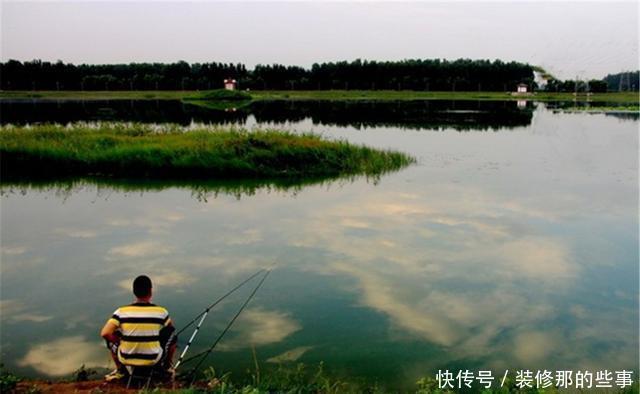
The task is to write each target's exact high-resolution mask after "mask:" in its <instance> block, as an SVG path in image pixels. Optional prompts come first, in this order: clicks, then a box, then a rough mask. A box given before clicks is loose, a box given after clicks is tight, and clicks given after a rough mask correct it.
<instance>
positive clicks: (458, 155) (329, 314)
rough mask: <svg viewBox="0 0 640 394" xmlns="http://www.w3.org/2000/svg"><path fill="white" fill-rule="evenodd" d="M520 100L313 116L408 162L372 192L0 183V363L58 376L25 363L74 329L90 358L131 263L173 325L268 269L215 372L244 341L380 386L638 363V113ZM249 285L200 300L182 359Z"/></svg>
mask: <svg viewBox="0 0 640 394" xmlns="http://www.w3.org/2000/svg"><path fill="white" fill-rule="evenodd" d="M536 111H537V112H536V116H535V122H533V123H532V124H531V125H530V126H529V127H527V128H525V129H523V130H522V131H521V132H518V133H457V132H455V131H453V130H448V131H446V132H443V133H423V132H419V131H407V130H403V131H401V130H398V129H396V128H388V127H387V128H385V127H378V128H375V129H374V130H372V132H371V133H353V129H351V128H346V127H333V128H327V130H328V131H327V133H328V134H329V135H330V136H331V137H338V138H350V141H354V142H358V143H360V142H367V143H369V144H370V145H373V146H375V147H383V148H384V147H387V148H393V149H402V150H405V151H407V152H409V153H411V154H414V155H415V156H417V157H419V158H420V163H419V165H416V166H413V167H410V168H407V169H405V170H403V171H401V172H398V173H394V174H391V175H389V176H385V177H382V178H380V179H379V181H378V182H377V183H376V184H373V183H371V182H367V181H366V180H365V179H360V178H358V179H354V180H353V181H349V182H346V183H344V184H343V185H341V187H339V188H335V187H333V186H332V187H327V184H309V185H306V186H305V187H303V188H300V189H299V190H298V191H297V192H296V193H295V194H293V193H287V192H285V193H273V192H271V190H270V189H267V188H257V189H255V190H253V191H252V192H251V193H248V194H242V199H238V198H236V197H237V196H236V195H234V194H233V193H231V194H226V193H219V194H218V196H217V198H215V199H214V198H207V199H206V200H205V199H197V198H192V191H191V190H190V189H189V188H186V187H182V186H181V185H166V186H163V187H161V188H158V189H157V190H156V189H152V190H151V191H148V192H147V191H145V192H144V193H139V192H137V191H135V192H130V191H129V189H126V188H121V187H120V186H118V184H114V186H113V187H111V186H110V185H108V184H102V185H100V184H93V183H90V182H87V183H83V184H82V186H81V187H78V188H72V192H67V193H63V195H62V196H56V195H55V192H52V191H50V190H48V189H46V187H34V188H29V187H27V188H26V189H27V192H26V193H24V194H20V193H5V194H4V195H3V197H2V210H3V212H2V219H1V220H2V222H1V224H2V234H3V236H2V266H1V267H0V269H1V274H2V300H3V303H2V305H3V308H8V309H7V310H9V311H11V312H8V313H4V312H3V313H2V315H1V316H2V317H1V322H2V328H3V329H2V331H1V333H0V335H1V337H0V339H1V341H0V343H1V344H2V355H3V360H6V361H5V362H6V364H7V365H8V367H10V368H12V369H14V370H17V371H18V372H21V373H26V374H35V375H38V374H39V375H54V374H59V373H62V370H60V369H55V368H57V367H55V366H47V365H44V364H43V363H42V361H41V360H42V359H43V357H42V356H43V355H45V354H49V355H58V354H63V353H62V352H63V347H64V346H75V345H73V344H72V343H71V342H62V343H60V342H57V341H59V340H61V339H66V340H68V341H71V340H70V339H69V338H72V339H73V343H76V342H77V343H80V349H87V350H82V352H83V353H82V354H83V356H82V357H83V358H86V359H87V360H86V361H87V362H90V361H91V360H93V353H92V352H93V350H89V348H91V346H94V345H93V343H94V338H96V336H97V334H96V333H97V331H98V329H99V328H100V326H101V325H102V323H103V322H104V319H105V318H106V316H108V315H109V314H110V313H111V312H112V311H113V309H114V308H115V307H116V306H117V305H119V304H123V303H126V302H128V301H129V300H130V290H129V285H130V281H131V279H132V278H133V277H135V275H137V274H139V273H142V272H145V273H149V274H150V275H151V276H152V278H153V279H154V280H155V281H156V286H157V289H156V290H157V293H156V301H157V302H158V303H160V304H164V305H165V306H167V308H168V309H169V310H170V311H171V313H172V315H173V317H174V318H175V320H176V322H177V324H178V325H180V324H181V323H184V322H185V321H188V320H189V319H190V318H191V317H192V316H193V315H195V314H197V313H198V312H199V311H200V308H202V307H204V306H206V305H207V304H208V303H209V300H212V299H215V298H216V297H217V296H219V295H221V294H224V292H225V291H226V290H227V289H229V288H230V287H232V286H233V285H234V284H236V283H238V282H239V281H241V280H242V279H244V278H245V277H247V276H248V275H250V274H252V273H253V272H255V271H256V270H257V269H258V268H262V267H266V266H271V265H272V264H274V263H275V264H276V269H275V270H274V272H273V273H272V274H271V275H270V277H269V279H268V281H267V282H265V284H264V286H263V288H262V289H261V290H260V292H259V294H258V295H257V297H256V298H255V299H254V300H253V301H252V303H251V304H250V308H249V312H250V313H248V314H247V315H243V319H242V320H241V321H239V322H238V323H239V324H238V325H237V326H234V329H233V330H232V332H231V333H230V336H229V337H227V338H226V340H225V341H223V344H222V348H221V350H224V351H220V352H215V354H214V355H213V357H212V359H211V362H212V363H213V364H214V365H215V366H216V367H217V368H218V369H224V370H231V371H233V373H234V375H235V376H244V374H245V369H246V368H247V366H249V365H251V363H252V355H251V346H252V344H254V345H255V346H256V353H257V357H258V360H259V361H260V362H261V363H262V362H265V364H261V365H265V366H267V365H271V364H273V363H274V362H275V363H277V362H284V363H287V362H305V363H309V364H314V363H317V362H319V361H324V362H325V363H326V365H327V366H328V367H329V368H335V369H336V370H339V372H340V373H342V374H346V375H351V376H355V377H362V378H364V379H370V380H371V381H377V382H380V383H383V384H388V385H391V386H393V387H396V388H398V387H403V386H402V385H403V384H404V385H408V386H409V387H410V386H411V385H412V384H413V382H415V380H416V379H417V378H418V377H419V376H425V375H432V374H433V373H434V371H436V370H437V369H443V368H449V369H458V368H468V369H476V370H477V369H479V368H482V369H487V368H494V369H496V370H497V369H503V368H510V369H513V368H528V369H550V370H551V369H570V370H576V369H578V368H581V369H592V370H599V369H608V370H616V369H617V370H620V369H623V368H626V369H634V370H638V349H639V345H638V336H637V332H638V294H639V292H638V282H637V278H638V269H639V268H638V249H637V242H638V216H637V201H638V191H637V177H638V168H637V158H638V133H637V124H635V123H633V122H619V121H618V120H616V119H614V118H611V117H607V116H604V115H602V114H600V115H589V114H554V113H552V112H551V111H546V110H544V109H543V108H538V109H537V110H536ZM290 127H293V128H295V127H299V125H296V124H292V125H290ZM63 189H64V187H63ZM98 190H99V191H100V192H99V193H100V196H101V197H102V196H104V197H105V198H96V195H97V194H98ZM60 197H62V198H60ZM43 272H46V275H42V273H43ZM249 292H250V289H247V290H246V291H245V292H244V293H241V294H238V295H237V297H236V298H234V299H231V300H229V301H228V302H226V303H225V304H224V305H222V306H221V308H220V309H219V310H216V311H215V313H214V314H213V315H212V316H211V317H210V320H207V324H206V326H205V327H204V329H203V331H202V333H201V334H200V335H199V340H198V342H197V343H195V344H194V348H193V350H194V352H197V351H199V350H203V349H204V348H206V346H207V345H208V344H209V343H210V341H213V340H214V339H215V337H216V336H217V334H218V333H219V332H220V330H222V329H223V328H224V326H225V324H226V323H227V321H228V319H229V318H230V317H231V316H233V314H234V313H235V311H236V310H237V308H238V307H239V305H240V303H241V302H242V301H243V300H244V297H246V296H247V295H248V293H249ZM78 310H81V311H83V313H82V316H81V317H80V318H79V316H78V313H77V311H78ZM184 340H186V338H183V341H184ZM63 345H64V346H63ZM91 349H93V348H91ZM95 349H97V350H96V351H97V353H96V355H97V356H98V355H102V357H104V358H105V359H106V355H105V354H104V353H103V351H104V349H103V348H102V347H101V346H100V344H99V343H97V342H96V343H95ZM71 361H73V362H79V360H78V359H75V358H74V359H72V360H71ZM96 363H99V361H96ZM78 366H79V365H76V366H75V368H77V367H78ZM69 368H71V366H69V367H66V369H65V371H67V370H68V369H69Z"/></svg>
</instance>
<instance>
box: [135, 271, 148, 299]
mask: <svg viewBox="0 0 640 394" xmlns="http://www.w3.org/2000/svg"><path fill="white" fill-rule="evenodd" d="M133 294H135V295H136V297H138V298H142V297H147V296H149V295H150V294H151V279H149V277H148V276H147V275H140V276H138V277H137V278H136V279H135V280H134V281H133Z"/></svg>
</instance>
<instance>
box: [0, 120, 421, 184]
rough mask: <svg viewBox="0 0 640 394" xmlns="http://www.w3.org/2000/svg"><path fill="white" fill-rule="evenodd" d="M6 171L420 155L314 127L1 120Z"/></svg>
mask: <svg viewBox="0 0 640 394" xmlns="http://www.w3.org/2000/svg"><path fill="white" fill-rule="evenodd" d="M0 161H1V163H0V164H1V167H0V168H1V171H0V174H1V175H2V177H3V178H4V179H5V180H6V179H19V178H21V177H33V176H44V177H64V176H93V177H94V176H99V177H100V176H101V177H104V176H107V177H119V178H122V177H124V178H140V177H142V178H152V179H168V178H173V179H175V178H197V179H230V178H304V177H322V176H347V175H360V174H362V175H367V176H376V175H380V174H382V173H385V172H388V171H393V170H398V169H400V168H402V167H405V166H407V165H409V164H411V163H414V162H415V159H414V158H412V157H411V156H408V155H406V154H404V153H400V152H395V151H388V150H378V149H373V148H369V147H366V146H359V145H354V144H350V143H348V142H346V141H333V140H328V139H324V138H322V137H320V136H318V135H315V134H294V133H290V132H286V131H280V130H256V131H248V130H243V129H235V128H228V127H227V128H216V127H213V128H207V127H200V128H195V129H185V128H182V127H179V126H162V127H160V126H153V125H143V124H129V123H108V124H74V125H71V126H60V125H39V126H32V127H29V126H26V127H12V126H5V127H2V128H0Z"/></svg>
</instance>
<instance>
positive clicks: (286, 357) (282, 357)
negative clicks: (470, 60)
mask: <svg viewBox="0 0 640 394" xmlns="http://www.w3.org/2000/svg"><path fill="white" fill-rule="evenodd" d="M311 349H313V346H299V347H296V348H293V349H290V350H287V351H286V352H284V353H280V354H278V355H277V356H273V357H271V358H268V359H267V362H268V363H276V364H280V363H285V362H293V361H297V360H298V359H299V358H300V357H302V355H303V354H305V353H306V352H308V351H309V350H311Z"/></svg>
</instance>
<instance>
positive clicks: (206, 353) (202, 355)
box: [176, 269, 271, 384]
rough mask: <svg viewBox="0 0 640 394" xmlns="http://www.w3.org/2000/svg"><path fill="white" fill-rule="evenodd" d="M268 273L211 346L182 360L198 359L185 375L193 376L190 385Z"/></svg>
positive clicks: (268, 271) (267, 271)
mask: <svg viewBox="0 0 640 394" xmlns="http://www.w3.org/2000/svg"><path fill="white" fill-rule="evenodd" d="M269 273H271V269H268V270H266V272H265V274H264V276H263V277H262V279H260V282H259V283H258V285H257V286H256V287H255V288H254V289H253V291H252V292H251V294H250V295H249V297H247V299H246V300H245V301H244V303H243V304H242V306H241V307H240V309H238V312H236V314H235V316H233V318H232V319H231V321H229V323H228V324H227V326H226V327H225V328H224V330H223V331H222V332H221V333H220V335H218V337H217V338H216V340H215V341H214V342H213V344H212V345H211V346H210V347H209V348H208V349H207V350H204V351H202V352H200V353H198V354H196V355H194V356H191V357H189V358H188V359H186V360H184V361H183V363H187V362H189V361H191V360H194V359H196V358H198V357H200V361H198V363H197V364H196V366H195V367H193V368H192V369H191V370H190V371H189V373H188V374H187V375H186V376H187V377H189V376H193V379H192V380H191V384H193V382H194V381H195V377H196V372H197V371H198V369H199V368H200V366H201V365H202V363H204V360H206V359H207V357H208V356H209V354H211V352H212V351H213V349H215V347H216V346H217V345H218V343H219V342H220V340H221V339H222V337H223V336H224V335H225V334H226V333H227V331H229V329H230V328H231V326H232V325H233V323H234V322H235V321H236V319H237V318H238V316H240V314H241V313H242V311H243V310H244V308H246V307H247V305H248V304H249V302H250V301H251V300H252V299H253V297H254V296H255V295H256V293H257V292H258V289H260V287H261V286H262V284H263V283H264V281H265V280H266V279H267V276H269ZM176 368H177V366H176Z"/></svg>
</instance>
